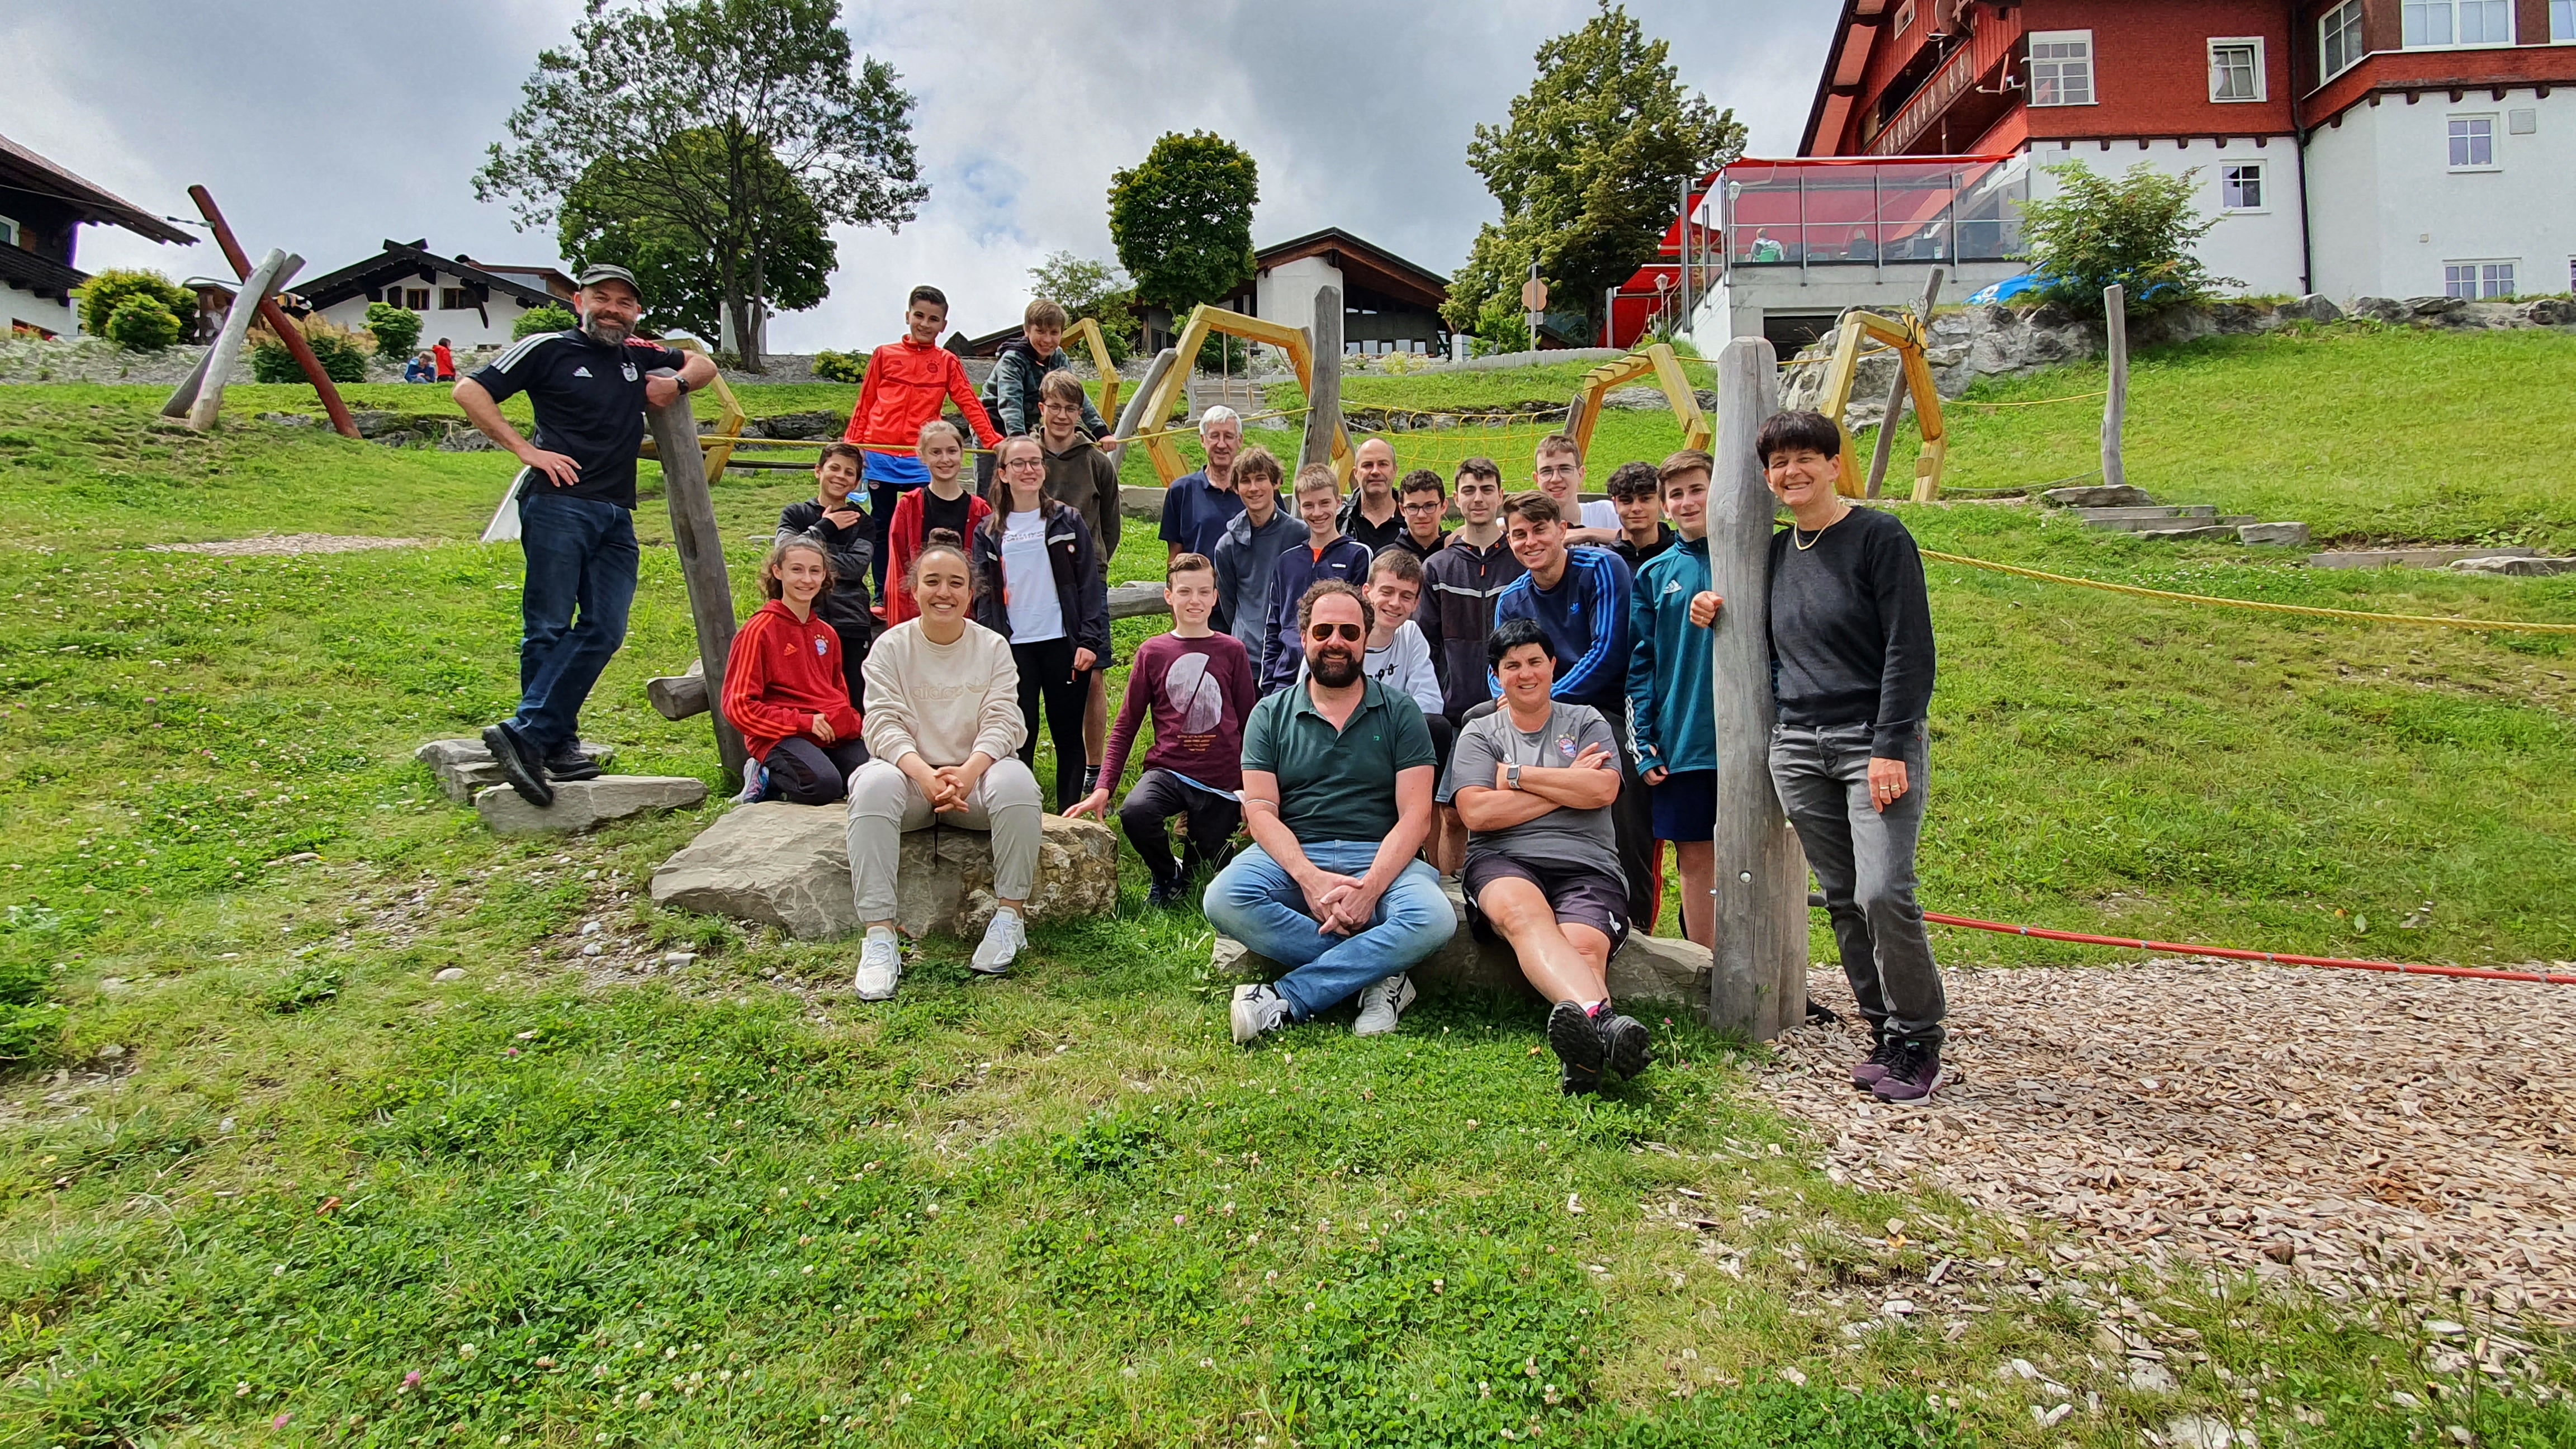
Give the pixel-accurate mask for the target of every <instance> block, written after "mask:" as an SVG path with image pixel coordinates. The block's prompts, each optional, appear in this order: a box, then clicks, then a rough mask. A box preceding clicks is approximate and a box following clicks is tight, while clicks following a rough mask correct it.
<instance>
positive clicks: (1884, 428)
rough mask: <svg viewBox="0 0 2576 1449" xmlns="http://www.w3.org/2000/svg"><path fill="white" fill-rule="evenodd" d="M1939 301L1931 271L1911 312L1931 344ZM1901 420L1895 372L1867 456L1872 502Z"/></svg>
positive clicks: (1937, 278) (1901, 386) (1901, 376)
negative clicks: (1875, 441) (1919, 302)
mask: <svg viewBox="0 0 2576 1449" xmlns="http://www.w3.org/2000/svg"><path fill="white" fill-rule="evenodd" d="M1939 300H1941V269H1940V268H1939V267H1934V268H1933V269H1932V279H1931V280H1930V281H1927V282H1925V283H1924V284H1923V305H1922V306H1920V307H1917V308H1916V309H1914V321H1915V324H1916V325H1917V326H1918V327H1920V328H1921V329H1922V333H1923V340H1924V341H1925V342H1926V343H1927V344H1928V343H1929V342H1930V341H1931V340H1932V305H1933V304H1934V303H1935V302H1938V301H1939ZM1904 417H1905V369H1904V368H1903V367H1901V366H1900V367H1898V368H1897V369H1896V378H1895V380H1894V381H1892V382H1890V383H1889V384H1888V385H1887V412H1886V414H1885V415H1884V416H1883V417H1881V418H1880V419H1879V420H1878V445H1877V446H1876V447H1874V448H1872V449H1871V450H1870V454H1869V489H1868V493H1869V496H1870V497H1872V498H1876V497H1878V496H1879V490H1880V489H1881V488H1882V487H1884V486H1885V485H1886V483H1887V460H1888V457H1889V455H1890V454H1892V453H1894V452H1895V451H1896V425H1897V424H1898V423H1899V422H1901V421H1903V420H1904Z"/></svg>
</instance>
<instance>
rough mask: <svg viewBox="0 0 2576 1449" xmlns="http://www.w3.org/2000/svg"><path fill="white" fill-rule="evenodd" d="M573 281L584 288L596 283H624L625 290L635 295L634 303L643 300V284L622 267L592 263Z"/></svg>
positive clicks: (604, 263)
mask: <svg viewBox="0 0 2576 1449" xmlns="http://www.w3.org/2000/svg"><path fill="white" fill-rule="evenodd" d="M573 281H574V283H575V284H577V285H580V286H584V287H587V286H590V285H592V284H594V283H598V282H624V283H625V284H626V286H627V290H629V291H631V292H633V293H634V294H635V300H636V301H638V302H641V301H643V300H644V284H643V283H641V282H638V281H636V280H635V274H634V273H633V272H630V271H628V270H626V269H625V268H624V267H612V266H610V265H609V264H608V263H606V262H594V263H592V264H591V265H589V266H587V267H584V268H582V269H581V275H580V276H578V277H575V278H573Z"/></svg>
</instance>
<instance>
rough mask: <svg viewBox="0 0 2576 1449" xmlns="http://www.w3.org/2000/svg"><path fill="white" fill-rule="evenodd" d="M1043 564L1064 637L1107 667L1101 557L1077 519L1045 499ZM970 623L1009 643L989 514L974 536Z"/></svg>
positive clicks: (995, 525)
mask: <svg viewBox="0 0 2576 1449" xmlns="http://www.w3.org/2000/svg"><path fill="white" fill-rule="evenodd" d="M1040 512H1041V516H1043V517H1044V518H1045V519H1046V546H1047V562H1048V563H1050V564H1052V565H1054V567H1055V598H1056V607H1057V608H1059V609H1062V610H1063V611H1064V632H1065V637H1066V638H1068V639H1071V640H1072V641H1073V645H1074V647H1075V648H1077V649H1088V650H1090V651H1091V652H1092V653H1093V654H1094V655H1095V656H1097V657H1098V659H1099V661H1100V667H1103V668H1106V667H1107V666H1108V663H1109V585H1108V582H1107V580H1106V578H1105V577H1104V576H1103V575H1102V573H1101V571H1100V552H1099V550H1098V549H1096V548H1094V547H1093V546H1092V543H1091V529H1090V526H1089V525H1087V524H1085V523H1084V522H1083V521H1082V515H1081V514H1079V513H1076V512H1074V511H1073V510H1072V509H1070V508H1067V507H1065V506H1064V505H1063V504H1061V503H1058V502H1056V501H1055V500H1054V499H1052V498H1050V499H1047V500H1046V502H1045V504H1044V506H1043V507H1042V509H1041V510H1040ZM975 574H976V582H975V622H976V623H978V624H981V625H983V626H984V627H985V628H987V629H990V630H992V631H993V632H994V633H996V634H999V635H1001V636H1002V637H1003V638H1005V639H1008V638H1010V637H1011V611H1010V610H1009V609H1008V608H1007V607H1005V606H1004V604H1003V602H1002V515H1001V514H999V513H996V514H994V515H993V516H992V517H990V518H987V519H985V520H984V526H983V527H981V528H979V529H976V530H975Z"/></svg>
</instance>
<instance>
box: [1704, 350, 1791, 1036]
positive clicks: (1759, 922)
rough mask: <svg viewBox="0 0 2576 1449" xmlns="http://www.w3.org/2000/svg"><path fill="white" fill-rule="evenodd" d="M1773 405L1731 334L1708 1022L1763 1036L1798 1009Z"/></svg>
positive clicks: (1721, 476)
mask: <svg viewBox="0 0 2576 1449" xmlns="http://www.w3.org/2000/svg"><path fill="white" fill-rule="evenodd" d="M1779 407H1780V364H1779V354H1778V353H1777V352H1775V351H1773V350H1772V347H1771V344H1770V342H1769V341H1767V340H1766V339H1764V338H1760V337H1739V338H1737V339H1735V340H1734V341H1732V342H1730V343H1728V344H1726V350H1725V351H1724V352H1721V353H1720V354H1718V360H1717V439H1716V443H1717V449H1716V456H1717V468H1716V472H1715V475H1714V476H1712V477H1711V478H1710V479H1709V490H1708V524H1709V527H1708V571H1709V587H1710V588H1712V589H1714V590H1716V591H1717V594H1718V596H1719V597H1720V598H1722V599H1724V600H1725V605H1724V607H1723V608H1721V609H1720V610H1719V611H1718V616H1717V627H1716V628H1714V629H1712V630H1710V631H1709V633H1710V646H1709V647H1710V648H1712V649H1713V650H1715V651H1716V657H1715V659H1714V660H1713V661H1712V665H1713V667H1712V668H1711V669H1710V678H1711V680H1712V681H1713V687H1714V691H1715V694H1716V717H1717V828H1716V854H1717V913H1716V924H1717V953H1716V955H1717V959H1716V969H1715V970H1714V971H1713V972H1712V973H1711V975H1710V977H1709V991H1708V1019H1709V1024H1710V1025H1711V1026H1713V1027H1716V1028H1717V1029H1718V1030H1720V1031H1730V1030H1731V1031H1740V1032H1742V1033H1744V1034H1745V1035H1746V1036H1748V1037H1751V1038H1753V1039H1754V1040H1756V1041H1767V1040H1769V1039H1770V1038H1772V1037H1775V1036H1778V1035H1779V1034H1780V1033H1782V1032H1784V1031H1787V1030H1789V1029H1791V1028H1793V1027H1796V1026H1798V1025H1800V1024H1801V1023H1803V1022H1804V1021H1805V1020H1806V1015H1807V855H1806V852H1805V851H1804V850H1802V849H1801V848H1800V847H1799V845H1798V837H1797V836H1796V835H1795V834H1793V833H1792V832H1791V831H1790V829H1789V821H1788V817H1787V816H1786V815H1784V814H1783V813H1782V812H1781V809H1780V796H1779V794H1778V792H1777V791H1775V790H1774V789H1773V788H1772V786H1771V766H1770V758H1771V722H1772V720H1773V719H1774V718H1775V717H1776V715H1777V708H1776V705H1775V703H1774V701H1773V699H1772V697H1771V637H1770V628H1769V625H1768V614H1769V611H1768V607H1767V603H1766V596H1767V594H1768V588H1767V581H1768V576H1769V573H1770V555H1771V534H1772V525H1773V520H1774V519H1775V518H1776V517H1777V515H1778V511H1779V503H1778V501H1777V500H1776V499H1774V498H1773V497H1772V496H1771V490H1770V488H1769V487H1767V486H1766V485H1765V484H1764V483H1763V481H1762V464H1761V461H1760V459H1758V458H1756V457H1755V456H1754V452H1753V438H1754V434H1755V433H1757V432H1759V431H1760V430H1761V427H1762V421H1763V419H1765V418H1768V417H1769V416H1771V414H1773V413H1774V412H1777V411H1779Z"/></svg>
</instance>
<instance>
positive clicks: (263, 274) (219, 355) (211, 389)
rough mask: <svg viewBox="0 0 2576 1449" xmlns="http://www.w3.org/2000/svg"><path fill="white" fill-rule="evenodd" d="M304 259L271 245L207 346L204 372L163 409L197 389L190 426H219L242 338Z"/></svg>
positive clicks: (189, 401)
mask: <svg viewBox="0 0 2576 1449" xmlns="http://www.w3.org/2000/svg"><path fill="white" fill-rule="evenodd" d="M303 262H304V259H303V258H301V257H289V256H288V255H287V254H286V253H284V252H282V251H280V250H278V249H277V248H275V247H271V248H269V251H268V255H267V256H264V257H262V258H260V259H259V265H258V266H256V267H253V268H251V273H250V276H249V277H248V278H246V279H245V280H244V281H243V282H242V287H241V292H240V293H239V294H238V295H237V296H235V297H234V298H233V305H232V310H231V311H229V312H226V313H225V314H224V326H223V330H222V331H220V332H217V333H216V334H215V342H214V345H213V346H212V347H209V348H207V349H206V355H205V358H204V360H203V361H202V362H201V363H200V364H199V368H200V371H198V372H197V373H193V374H191V375H190V376H189V378H188V380H187V381H186V382H183V383H181V384H180V385H179V393H178V394H173V395H172V396H171V399H170V403H169V406H168V407H165V408H163V409H162V411H163V412H165V413H166V412H168V411H169V410H170V408H175V407H178V406H179V405H180V394H186V393H188V392H189V391H190V390H191V389H192V388H193V389H194V394H195V395H194V396H191V397H188V398H187V409H186V410H187V422H188V426H189V427H191V428H194V429H195V430H197V431H198V432H201V433H202V432H205V431H206V430H208V429H210V428H212V427H213V426H214V425H215V417H216V415H217V414H219V413H221V412H222V411H223V407H224V381H225V379H226V378H229V377H230V376H231V375H232V370H233V363H234V362H235V361H237V360H238V359H239V358H240V357H241V350H242V339H243V338H245V337H248V336H249V335H250V319H252V318H253V317H256V316H258V315H259V304H260V303H261V302H263V301H266V300H267V299H268V294H269V293H270V292H273V291H275V290H276V289H277V287H278V285H279V283H281V282H282V281H284V280H285V279H286V278H287V277H290V276H293V275H294V274H295V271H296V269H297V268H298V267H300V266H302V265H303Z"/></svg>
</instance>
